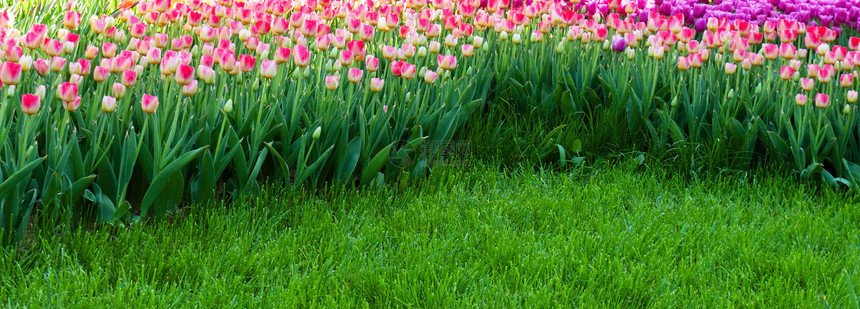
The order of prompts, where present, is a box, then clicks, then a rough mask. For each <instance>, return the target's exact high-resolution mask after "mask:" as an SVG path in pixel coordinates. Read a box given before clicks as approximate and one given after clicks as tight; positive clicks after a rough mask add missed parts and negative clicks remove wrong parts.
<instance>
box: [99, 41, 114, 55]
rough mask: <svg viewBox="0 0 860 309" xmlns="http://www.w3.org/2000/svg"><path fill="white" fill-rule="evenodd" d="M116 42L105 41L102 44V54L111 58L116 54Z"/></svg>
mask: <svg viewBox="0 0 860 309" xmlns="http://www.w3.org/2000/svg"><path fill="white" fill-rule="evenodd" d="M116 50H117V47H116V44H113V43H109V42H105V43H104V44H102V56H103V57H105V58H113V57H114V56H116Z"/></svg>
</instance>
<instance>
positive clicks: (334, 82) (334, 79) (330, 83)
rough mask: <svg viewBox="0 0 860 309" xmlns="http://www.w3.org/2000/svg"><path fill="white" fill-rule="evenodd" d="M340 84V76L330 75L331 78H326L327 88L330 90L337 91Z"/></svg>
mask: <svg viewBox="0 0 860 309" xmlns="http://www.w3.org/2000/svg"><path fill="white" fill-rule="evenodd" d="M339 83H340V81H339V76H337V75H329V76H326V77H325V87H326V88H327V89H328V90H335V89H337V86H338V84H339Z"/></svg>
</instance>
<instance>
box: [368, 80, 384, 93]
mask: <svg viewBox="0 0 860 309" xmlns="http://www.w3.org/2000/svg"><path fill="white" fill-rule="evenodd" d="M383 85H385V80H382V79H379V78H376V77H374V78H371V79H370V91H373V92H380V91H382V86H383Z"/></svg>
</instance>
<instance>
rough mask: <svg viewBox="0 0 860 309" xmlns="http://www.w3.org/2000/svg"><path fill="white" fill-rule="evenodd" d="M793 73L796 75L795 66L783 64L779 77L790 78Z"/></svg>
mask: <svg viewBox="0 0 860 309" xmlns="http://www.w3.org/2000/svg"><path fill="white" fill-rule="evenodd" d="M792 75H794V68H792V67H790V66H783V67H782V69H780V70H779V78H781V79H782V80H790V79H791V77H792Z"/></svg>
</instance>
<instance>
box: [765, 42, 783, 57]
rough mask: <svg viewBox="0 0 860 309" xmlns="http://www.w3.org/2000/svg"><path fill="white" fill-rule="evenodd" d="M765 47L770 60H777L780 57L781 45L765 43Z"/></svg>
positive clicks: (766, 55)
mask: <svg viewBox="0 0 860 309" xmlns="http://www.w3.org/2000/svg"><path fill="white" fill-rule="evenodd" d="M762 48H763V49H764V57H765V58H767V59H768V60H775V59H776V58H779V47H778V46H776V45H774V44H764V45H763V46H762Z"/></svg>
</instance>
